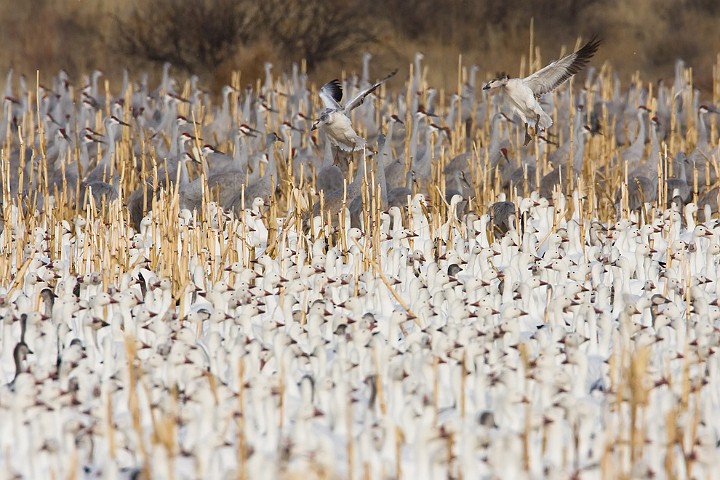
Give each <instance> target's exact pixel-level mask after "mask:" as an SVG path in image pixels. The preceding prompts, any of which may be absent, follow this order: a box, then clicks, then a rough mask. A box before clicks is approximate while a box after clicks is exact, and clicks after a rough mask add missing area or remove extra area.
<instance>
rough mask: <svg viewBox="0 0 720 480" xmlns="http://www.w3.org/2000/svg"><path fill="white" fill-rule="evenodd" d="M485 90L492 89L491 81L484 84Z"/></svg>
mask: <svg viewBox="0 0 720 480" xmlns="http://www.w3.org/2000/svg"><path fill="white" fill-rule="evenodd" d="M483 90H490V83H489V82H488V83H486V84H485V85H484V86H483Z"/></svg>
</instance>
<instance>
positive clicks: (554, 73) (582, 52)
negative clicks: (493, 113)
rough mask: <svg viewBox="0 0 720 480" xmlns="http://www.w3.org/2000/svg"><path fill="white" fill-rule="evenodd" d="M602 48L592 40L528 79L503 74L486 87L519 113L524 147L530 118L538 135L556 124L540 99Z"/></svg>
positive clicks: (528, 137)
mask: <svg viewBox="0 0 720 480" xmlns="http://www.w3.org/2000/svg"><path fill="white" fill-rule="evenodd" d="M599 46H600V40H599V39H598V38H597V37H593V38H592V39H590V41H589V42H587V43H586V44H585V45H583V46H582V47H581V48H580V49H579V50H578V51H576V52H573V53H571V54H569V55H566V56H564V57H563V58H561V59H560V60H556V61H554V62H552V63H551V64H550V65H548V66H546V67H545V68H543V69H541V70H538V71H537V72H535V73H533V74H532V75H530V76H528V77H525V78H510V77H508V76H507V75H503V76H502V77H500V78H496V79H494V80H490V81H489V82H488V83H486V84H485V86H484V87H483V90H488V89H491V88H500V89H501V91H502V93H503V94H504V97H505V101H506V102H508V103H509V104H510V106H511V107H512V110H513V111H514V112H515V113H517V114H518V116H519V117H520V118H521V119H522V121H523V123H524V124H525V145H527V144H528V143H530V140H531V138H530V135H529V134H528V131H527V127H528V118H530V119H534V120H535V130H536V132H537V130H538V128H543V129H547V128H550V127H551V126H552V124H553V121H552V118H550V115H548V114H547V113H546V112H545V110H543V109H542V107H541V106H540V102H538V98H539V97H540V96H542V95H544V94H546V93H550V92H552V91H553V90H555V89H556V88H557V87H559V86H560V85H562V84H563V83H564V82H565V80H567V79H569V78H570V77H572V76H573V75H575V74H576V73H578V72H579V71H580V70H581V69H582V68H583V67H584V66H585V65H587V63H588V61H589V60H590V58H591V57H592V56H593V55H595V52H597V49H598V47H599Z"/></svg>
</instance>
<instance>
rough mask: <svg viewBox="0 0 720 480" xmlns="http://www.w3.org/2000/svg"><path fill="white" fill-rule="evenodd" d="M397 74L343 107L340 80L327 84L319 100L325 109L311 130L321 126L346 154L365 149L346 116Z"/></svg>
mask: <svg viewBox="0 0 720 480" xmlns="http://www.w3.org/2000/svg"><path fill="white" fill-rule="evenodd" d="M396 73H397V70H394V71H392V72H390V74H389V75H387V76H386V77H385V78H383V79H382V80H380V81H379V82H377V83H375V84H373V85H371V86H369V87H368V88H366V89H364V90H362V91H361V92H360V93H358V94H357V95H355V97H354V98H353V99H352V100H350V101H349V102H347V103H346V104H345V106H343V105H340V100H342V96H343V91H342V85H341V84H340V80H338V79H335V80H331V81H329V82H327V83H326V84H325V85H323V86H322V88H320V99H321V100H322V102H323V105H325V108H324V109H323V111H322V112H320V118H318V119H317V120H315V122H314V123H313V126H312V128H311V130H315V129H317V128H318V126H322V127H323V130H324V131H325V133H327V136H328V137H329V138H330V141H331V142H332V143H333V144H334V145H336V146H337V147H339V148H340V149H342V150H345V151H346V152H352V151H354V150H360V149H362V148H364V147H365V139H364V138H362V137H361V136H360V135H358V134H357V133H356V132H355V130H354V129H353V126H352V122H350V117H349V116H348V115H349V114H350V112H351V111H352V110H353V109H354V108H355V107H357V106H358V105H360V104H361V103H363V101H364V100H365V97H367V96H368V95H370V94H371V93H372V92H374V91H375V90H377V88H378V87H379V86H380V85H382V84H383V82H385V81H386V80H387V79H389V78H390V77H392V76H393V75H395V74H396Z"/></svg>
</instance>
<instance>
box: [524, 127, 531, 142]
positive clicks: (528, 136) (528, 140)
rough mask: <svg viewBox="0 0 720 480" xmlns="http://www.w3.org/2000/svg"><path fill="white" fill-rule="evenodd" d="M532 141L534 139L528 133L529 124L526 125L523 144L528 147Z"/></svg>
mask: <svg viewBox="0 0 720 480" xmlns="http://www.w3.org/2000/svg"><path fill="white" fill-rule="evenodd" d="M530 140H532V137H531V136H530V134H529V133H528V124H527V123H526V124H525V143H523V146H525V145H527V144H528V143H530Z"/></svg>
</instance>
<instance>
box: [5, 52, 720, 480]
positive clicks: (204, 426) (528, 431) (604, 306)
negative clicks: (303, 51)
mask: <svg viewBox="0 0 720 480" xmlns="http://www.w3.org/2000/svg"><path fill="white" fill-rule="evenodd" d="M584 48H587V46H586V47H584ZM594 48H595V49H596V48H597V45H595V47H594ZM586 53H587V52H586ZM592 53H594V50H593V51H592V52H591V53H590V54H589V56H592ZM572 55H577V54H571V56H572ZM586 56H587V55H586ZM588 58H589V57H588ZM422 60H423V58H422V55H420V54H418V55H417V56H416V58H415V62H414V64H413V65H411V69H410V75H409V77H408V78H407V79H406V81H405V83H404V88H400V87H396V88H395V89H394V90H393V88H392V87H391V86H390V85H391V82H389V83H387V84H382V85H381V83H382V82H379V83H377V84H374V83H372V82H371V80H370V78H371V75H370V73H369V72H370V70H371V64H370V56H369V55H366V56H365V58H364V63H363V69H362V73H361V74H359V75H355V76H348V77H347V78H345V79H343V80H342V81H337V82H330V84H329V85H330V87H327V85H326V87H323V90H324V98H323V102H324V105H325V107H326V108H327V107H328V105H329V106H330V107H332V108H330V109H329V110H326V111H321V110H320V109H319V107H318V105H319V102H318V101H317V97H318V96H317V95H316V91H315V90H314V87H312V86H310V85H308V82H307V77H306V76H305V75H304V74H303V73H302V72H301V71H300V69H299V68H295V69H294V70H293V71H292V72H290V73H288V74H286V75H280V76H277V77H275V76H273V74H272V70H271V66H270V65H268V66H267V68H266V78H265V79H264V81H258V82H257V84H256V85H250V86H248V87H247V88H245V89H240V88H238V85H237V82H234V83H236V85H234V86H229V85H228V86H227V87H225V88H224V89H223V92H222V96H221V102H220V104H213V103H212V100H211V97H210V95H209V94H208V93H206V92H204V91H203V90H202V89H201V88H200V86H199V81H198V79H197V77H192V78H191V79H189V80H188V81H187V82H185V85H184V86H181V85H180V84H179V83H178V81H177V80H176V79H174V78H173V76H172V75H171V73H170V69H169V66H166V68H165V69H164V72H163V77H162V81H161V83H160V85H158V86H157V88H156V89H152V88H151V87H149V85H148V81H147V77H144V78H143V79H141V80H139V81H138V82H133V81H131V80H130V79H129V78H128V76H126V77H125V79H124V83H123V85H122V87H121V89H120V90H118V93H117V95H118V96H117V97H112V96H111V94H110V89H109V88H108V86H107V84H106V87H105V88H102V84H101V83H100V78H101V75H102V74H101V73H100V72H95V73H93V74H92V75H90V76H89V77H87V78H83V79H82V80H79V81H78V82H77V84H75V85H73V83H72V82H71V79H70V78H68V76H67V74H65V73H64V72H61V73H60V74H59V75H58V76H57V77H56V79H55V81H54V83H53V85H52V86H51V87H42V86H39V85H38V86H33V87H31V88H28V86H27V82H26V80H25V79H24V78H23V77H19V80H18V78H15V77H14V76H13V73H12V72H10V73H9V75H8V78H7V82H6V86H5V91H4V101H3V111H2V116H1V117H0V138H2V150H1V151H0V157H1V160H2V162H1V164H2V168H1V169H0V170H1V171H0V173H1V174H2V175H1V176H2V200H3V202H2V220H3V229H2V232H1V233H0V318H1V319H2V320H1V322H2V326H1V327H0V384H1V385H0V480H2V479H6V478H7V479H20V478H45V479H50V478H63V479H66V478H67V479H74V478H103V479H121V478H128V479H130V478H132V479H229V478H239V479H256V478H354V479H360V478H382V479H384V478H396V479H400V478H413V479H415V480H425V479H428V480H429V479H438V478H452V479H464V478H485V479H495V478H506V479H523V478H527V479H539V478H552V479H576V478H577V479H580V478H582V479H595V478H598V479H599V478H633V479H642V478H647V479H651V478H678V479H710V478H720V468H718V466H719V465H720V448H719V445H720V443H719V441H720V378H719V376H720V356H719V355H718V353H717V352H718V347H720V308H719V307H718V293H719V292H720V279H719V278H718V264H719V262H720V224H719V223H718V221H717V219H716V215H715V214H714V212H716V211H717V203H718V199H717V189H715V190H714V192H715V193H713V187H715V185H714V183H715V182H716V181H717V175H716V170H715V167H716V166H717V164H718V161H719V160H720V158H719V156H718V143H717V135H716V131H715V130H716V124H715V120H714V116H713V113H714V112H715V111H716V110H715V108H714V106H713V105H712V104H711V102H707V103H705V104H704V105H701V102H700V100H699V99H700V98H701V92H698V91H696V90H694V89H693V87H692V83H691V78H690V77H689V75H688V71H687V70H685V68H684V66H683V65H682V64H681V63H679V64H678V68H677V72H676V76H675V80H674V82H669V84H668V85H665V84H664V83H662V84H659V85H655V84H652V85H644V84H643V83H642V82H639V81H636V82H633V84H632V85H630V86H629V87H628V88H623V87H622V84H621V82H620V80H619V79H618V78H617V77H614V76H613V75H612V73H609V71H608V70H607V69H605V68H604V69H603V71H602V72H599V73H598V71H597V70H594V69H592V70H590V71H588V75H587V79H586V80H585V82H584V84H583V85H580V86H579V87H578V86H577V85H576V88H571V87H572V85H571V84H567V83H566V84H565V85H563V86H561V87H560V88H558V89H557V90H556V91H555V92H553V93H549V94H547V95H545V96H543V97H541V98H540V104H539V105H542V107H540V108H544V110H545V111H546V112H549V113H551V114H552V117H553V120H554V125H553V126H552V127H549V125H548V128H547V130H546V131H533V129H532V128H531V131H532V133H533V136H532V141H531V142H530V144H529V145H528V146H524V145H523V140H525V139H524V138H523V133H524V132H526V131H527V127H526V126H525V125H523V124H524V123H525V122H526V121H528V119H525V118H524V117H523V119H522V120H521V119H519V118H518V117H517V116H513V111H512V110H505V107H504V104H503V102H502V99H501V98H500V95H492V94H489V92H488V91H485V90H482V89H480V88H476V77H477V76H478V74H479V69H478V68H477V67H471V68H469V69H466V70H465V72H464V78H463V83H462V87H461V88H460V89H459V91H458V92H457V93H456V94H454V95H452V96H447V98H446V96H445V95H444V92H442V91H440V90H438V89H435V88H432V87H431V86H428V85H427V82H426V81H425V80H424V78H425V77H424V75H423V72H424V68H423V65H422ZM571 60H572V59H571ZM585 61H587V59H585ZM559 63H560V64H562V60H561V61H560V62H559ZM568 65H570V64H568ZM576 70H577V69H576ZM555 73H557V72H555ZM574 73H576V71H572V72H571V73H569V74H568V75H566V76H565V77H564V78H562V80H565V79H566V78H567V77H569V76H571V75H572V74H574ZM555 77H557V78H555V79H554V80H553V82H555V81H556V80H557V79H558V78H560V77H563V75H559V76H558V75H555ZM235 80H237V79H235ZM396 80H397V78H396V79H394V80H393V82H394V81H396ZM495 82H497V81H495ZM399 83H400V81H398V84H399ZM560 83H562V82H560ZM556 86H557V85H555V84H553V87H556ZM328 88H330V90H328ZM338 91H339V93H338ZM343 91H345V92H348V94H349V95H348V96H349V97H350V98H353V97H354V100H352V101H351V102H348V104H346V106H345V107H343V106H341V105H340V103H339V102H340V100H341V98H342V92H343ZM506 95H507V93H506ZM328 98H330V99H331V100H332V101H330V100H329V99H328ZM358 98H360V100H359V102H358V101H356V100H357V99H358ZM363 100H364V101H363ZM333 102H334V103H333ZM348 105H350V106H349V107H348ZM533 108H534V107H533ZM351 110H352V111H351ZM323 114H325V115H326V116H325V119H324V120H323V117H322V115H323ZM328 115H346V118H349V119H351V122H346V121H345V120H342V122H344V123H343V125H344V126H343V127H342V128H343V129H346V127H348V126H349V128H350V130H351V131H352V133H353V134H354V137H353V136H352V135H351V136H349V137H344V138H345V142H346V146H348V147H349V148H345V149H336V147H335V146H334V145H333V142H330V141H329V140H328V139H327V138H326V135H327V136H332V135H337V134H338V132H340V133H343V132H347V130H342V131H340V130H339V129H338V128H339V127H338V128H336V129H335V130H332V129H331V128H330V129H329V127H328V125H327V121H328V118H329V117H328ZM315 119H319V120H317V122H314V120H315ZM529 122H530V127H533V126H534V122H533V120H532V119H529ZM551 123H552V122H551ZM316 125H319V126H320V127H321V128H320V129H319V136H317V137H312V136H311V133H315V132H314V130H311V126H312V127H314V126H316ZM646 132H648V133H646ZM600 133H603V134H604V135H600ZM343 134H344V133H343ZM333 141H334V140H333ZM335 144H337V142H335ZM558 144H559V145H558ZM343 150H350V152H349V153H348V152H346V151H343ZM601 157H602V159H601ZM601 164H602V167H600V166H599V165H601ZM603 169H604V170H603ZM666 169H667V171H666ZM611 170H612V171H616V172H617V175H616V176H615V177H613V178H611V177H610V176H609V175H607V172H609V171H611ZM603 171H604V172H605V173H606V175H601V173H602V172H603ZM620 171H622V172H623V173H622V174H620V173H619V172H620ZM553 172H554V173H553ZM643 179H644V180H643ZM648 179H650V180H649V181H647V182H646V183H643V182H644V181H645V180H648ZM613 182H614V183H613ZM672 182H675V183H672ZM653 184H654V186H653ZM616 190H617V196H614V195H615V191H616ZM600 191H605V192H611V193H612V195H611V196H610V198H607V197H608V196H607V195H605V197H606V198H602V197H601V196H600V194H599V193H597V192H600ZM564 192H565V193H564ZM593 194H594V195H595V196H593ZM713 195H714V197H713ZM487 199H490V200H489V201H488V200H487ZM633 202H635V203H633ZM699 213H701V215H699Z"/></svg>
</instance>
